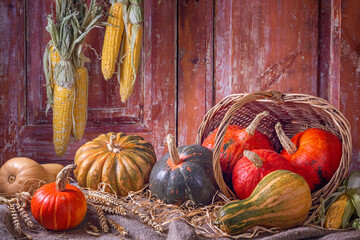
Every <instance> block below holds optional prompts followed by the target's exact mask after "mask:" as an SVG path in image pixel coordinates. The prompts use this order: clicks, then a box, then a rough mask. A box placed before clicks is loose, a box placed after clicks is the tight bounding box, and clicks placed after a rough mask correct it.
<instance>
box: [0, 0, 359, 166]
mask: <svg viewBox="0 0 360 240" xmlns="http://www.w3.org/2000/svg"><path fill="white" fill-rule="evenodd" d="M54 2H55V1H54V0H31V1H30V0H17V1H13V0H2V1H0V15H1V17H0V32H1V34H0V82H1V88H0V108H1V116H0V124H1V128H0V152H1V155H0V163H1V164H2V163H4V162H5V161H6V160H8V159H9V158H11V157H15V156H27V157H30V158H33V159H35V160H37V161H39V162H60V163H64V164H66V163H68V162H71V161H73V157H74V154H75V152H76V150H77V149H78V147H79V146H81V145H82V144H84V143H85V142H87V141H89V140H91V139H93V138H94V137H96V136H98V135H99V134H101V133H106V132H108V131H114V132H118V131H123V132H126V133H129V134H139V135H141V136H143V137H144V138H146V139H147V140H149V141H151V142H152V143H153V145H154V146H155V148H156V152H157V155H158V157H160V156H161V155H162V154H163V153H164V151H166V149H164V144H163V139H164V137H165V135H166V134H168V133H172V134H174V135H176V136H177V139H178V144H179V145H184V144H192V143H194V141H195V137H196V132H197V129H198V126H199V124H200V123H201V121H202V118H203V116H204V114H205V113H206V112H207V111H208V110H209V109H210V108H211V107H212V106H213V105H214V104H216V103H217V102H218V101H220V100H221V99H222V98H224V97H225V96H227V95H229V94H232V93H243V92H253V91H259V90H266V89H277V90H280V91H283V92H294V93H306V94H310V95H314V96H319V97H322V98H324V99H326V100H328V101H329V102H330V103H332V104H333V105H334V106H335V107H337V108H338V109H339V110H340V111H341V112H342V113H343V114H344V115H345V116H346V118H347V119H348V120H349V122H350V124H351V126H352V136H353V159H352V165H351V169H352V170H355V169H360V163H359V162H360V138H359V136H360V123H359V117H360V108H359V107H358V106H359V104H360V102H359V101H360V100H359V98H360V31H359V23H360V1H358V0H319V1H314V0H302V1H300V0H296V1H295V0H294V1H287V0H268V1H260V0H241V1H238V0H232V1H231V0H221V1H220V0H214V1H207V0H178V1H175V0H174V1H164V0H162V1H152V0H145V1H144V15H145V22H144V42H143V48H142V59H141V60H142V63H141V66H140V74H139V76H138V79H137V82H136V87H135V91H134V93H133V95H132V97H131V98H130V100H129V101H128V102H127V103H125V104H123V103H121V101H120V98H119V94H118V91H119V84H118V82H117V80H116V78H115V77H114V78H113V79H111V80H109V81H105V80H104V79H103V77H102V74H101V70H100V60H99V58H98V56H97V54H99V53H100V52H101V48H102V42H103V35H104V29H97V30H94V31H93V32H91V34H90V36H89V37H88V38H87V43H88V44H89V45H91V46H92V47H93V48H94V49H95V50H96V52H97V53H96V52H94V51H92V50H90V49H89V48H87V49H86V55H87V56H88V57H90V58H91V63H89V64H87V67H88V69H89V78H90V81H89V84H90V89H89V108H88V112H89V119H88V125H87V128H86V131H85V135H84V137H83V139H82V140H81V141H80V142H74V143H71V144H70V146H69V149H68V151H67V154H66V155H65V156H64V157H63V158H61V159H59V158H57V157H56V156H55V154H54V150H53V145H52V127H51V119H52V116H51V113H50V114H48V116H46V115H45V112H44V110H45V100H46V94H45V87H44V83H45V79H44V74H43V70H42V54H43V52H44V49H45V46H46V43H47V42H48V41H49V34H48V33H47V32H46V30H45V26H46V24H47V20H46V15H48V14H50V13H51V11H54V9H55V3H54Z"/></svg>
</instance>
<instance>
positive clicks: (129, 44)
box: [118, 0, 143, 102]
mask: <svg viewBox="0 0 360 240" xmlns="http://www.w3.org/2000/svg"><path fill="white" fill-rule="evenodd" d="M142 22H143V13H142V8H141V0H130V4H129V9H128V23H127V26H126V37H125V38H124V43H123V48H122V55H121V56H122V59H123V60H122V63H121V64H120V75H118V80H119V82H120V96H121V101H122V102H125V101H126V100H128V99H129V97H130V96H131V94H132V92H133V89H134V84H135V80H136V74H137V70H138V67H139V62H140V53H141V44H142V37H143V36H142V35H143V26H142V24H143V23H142Z"/></svg>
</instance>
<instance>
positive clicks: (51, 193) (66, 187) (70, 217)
mask: <svg viewBox="0 0 360 240" xmlns="http://www.w3.org/2000/svg"><path fill="white" fill-rule="evenodd" d="M75 168H76V165H68V166H66V167H65V168H63V170H61V171H60V173H59V174H58V176H57V180H56V183H49V184H46V185H44V186H42V187H41V188H39V189H38V190H37V191H36V192H35V193H34V196H33V197H32V199H31V213H32V215H33V216H34V218H35V220H36V221H37V222H38V223H39V224H41V225H42V226H43V227H45V228H46V229H49V230H53V231H63V230H68V229H72V228H74V227H76V226H77V225H79V224H80V223H81V221H82V220H83V219H84V217H85V214H86V210H87V203H86V198H85V196H84V194H83V193H82V192H81V190H80V189H78V188H77V187H75V186H73V185H70V184H67V183H66V180H67V178H68V176H69V173H70V171H71V170H74V169H75Z"/></svg>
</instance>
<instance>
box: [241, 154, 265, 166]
mask: <svg viewBox="0 0 360 240" xmlns="http://www.w3.org/2000/svg"><path fill="white" fill-rule="evenodd" d="M244 156H245V157H246V158H248V159H249V160H250V161H251V162H252V163H253V164H254V165H255V167H257V168H260V167H262V166H263V160H262V159H261V157H260V156H259V155H257V154H256V153H254V152H252V151H249V150H244Z"/></svg>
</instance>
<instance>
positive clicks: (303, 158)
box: [275, 123, 342, 192]
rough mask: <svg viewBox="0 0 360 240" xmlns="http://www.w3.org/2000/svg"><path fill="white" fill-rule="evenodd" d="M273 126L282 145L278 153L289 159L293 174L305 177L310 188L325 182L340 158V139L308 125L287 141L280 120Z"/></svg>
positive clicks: (328, 179) (317, 186)
mask: <svg viewBox="0 0 360 240" xmlns="http://www.w3.org/2000/svg"><path fill="white" fill-rule="evenodd" d="M275 129H276V132H277V134H278V137H279V140H280V142H281V144H282V145H283V147H284V149H283V151H282V152H281V155H283V156H284V157H285V158H287V159H288V160H289V161H290V163H291V164H292V165H293V166H294V170H295V172H296V173H298V174H300V175H301V176H303V177H304V178H305V180H306V181H307V183H308V184H309V186H310V189H311V191H312V192H314V191H317V190H319V189H320V188H322V187H323V186H324V185H325V184H327V183H328V182H329V181H330V179H331V178H332V176H333V175H334V173H335V172H336V170H337V169H338V167H339V164H340V161H341V156H342V144H341V141H340V139H339V138H338V137H337V136H336V135H334V134H333V133H331V132H328V131H326V130H323V129H318V128H309V129H307V130H306V131H303V132H300V133H298V134H296V135H295V136H294V137H293V138H292V139H291V140H290V139H289V138H288V137H287V136H286V135H285V132H284V131H283V130H282V128H281V123H277V124H276V126H275Z"/></svg>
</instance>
